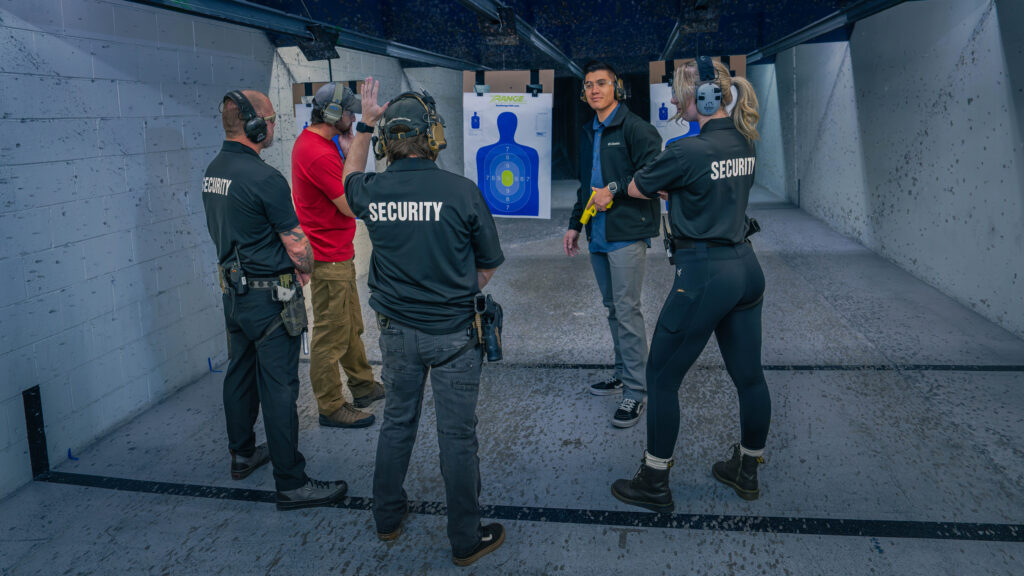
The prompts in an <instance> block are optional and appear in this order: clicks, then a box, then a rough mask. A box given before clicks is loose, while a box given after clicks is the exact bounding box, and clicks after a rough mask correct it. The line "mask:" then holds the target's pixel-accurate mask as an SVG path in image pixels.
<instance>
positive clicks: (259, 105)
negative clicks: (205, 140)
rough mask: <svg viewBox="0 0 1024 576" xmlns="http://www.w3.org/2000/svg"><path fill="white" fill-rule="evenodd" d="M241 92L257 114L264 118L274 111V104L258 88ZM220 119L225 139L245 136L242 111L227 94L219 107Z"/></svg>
mask: <svg viewBox="0 0 1024 576" xmlns="http://www.w3.org/2000/svg"><path fill="white" fill-rule="evenodd" d="M242 94H243V95H244V96H245V98H246V99H247V100H249V103H250V104H252V107H253V110H255V111H256V115H257V116H262V117H264V118H266V117H267V116H270V115H271V114H273V113H274V106H273V104H271V103H270V98H267V95H266V94H264V93H262V92H260V91H258V90H242ZM220 121H221V124H223V125H224V136H225V137H226V138H227V139H229V140H237V139H241V138H245V120H243V119H242V112H241V110H239V108H238V105H237V104H235V101H234V100H232V99H231V98H228V97H227V96H225V97H224V102H223V104H222V107H221V113H220Z"/></svg>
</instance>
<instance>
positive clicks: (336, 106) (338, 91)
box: [320, 84, 345, 126]
mask: <svg viewBox="0 0 1024 576" xmlns="http://www.w3.org/2000/svg"><path fill="white" fill-rule="evenodd" d="M344 95H345V89H344V88H341V87H340V86H338V85H337V84H335V85H334V94H332V95H331V101H330V102H328V103H327V104H326V105H325V106H324V107H323V109H322V110H321V111H320V113H321V114H322V115H323V117H324V122H326V123H328V124H330V125H331V126H333V125H334V124H335V123H336V122H337V121H338V120H341V117H342V116H343V115H344V114H345V109H344V108H342V107H341V98H342V96H344Z"/></svg>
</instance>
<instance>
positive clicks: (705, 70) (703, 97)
mask: <svg viewBox="0 0 1024 576" xmlns="http://www.w3.org/2000/svg"><path fill="white" fill-rule="evenodd" d="M697 73H698V74H699V75H700V82H699V83H698V84H697V89H696V92H695V94H694V98H696V100H697V112H698V113H699V114H700V115H701V116H711V115H712V114H714V113H715V112H717V111H718V109H719V108H721V107H722V88H721V87H720V86H719V85H718V83H716V82H715V80H717V79H718V73H717V72H716V71H715V65H714V63H713V62H712V61H711V58H709V57H707V56H701V57H699V58H697Z"/></svg>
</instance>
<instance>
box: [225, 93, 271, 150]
mask: <svg viewBox="0 0 1024 576" xmlns="http://www.w3.org/2000/svg"><path fill="white" fill-rule="evenodd" d="M229 98H230V99H231V101H233V102H234V103H235V104H236V105H237V106H238V113H239V116H241V117H242V121H244V122H245V126H244V128H243V129H244V130H245V137H246V138H248V139H249V140H251V141H252V142H253V143H254V144H259V143H260V142H263V141H264V140H266V139H267V121H266V120H264V119H263V118H262V117H260V116H257V115H256V109H255V108H253V107H252V103H250V102H249V99H248V98H246V97H245V94H242V92H241V91H240V90H232V91H231V92H228V93H227V94H225V95H224V98H223V99H224V100H227V99H229Z"/></svg>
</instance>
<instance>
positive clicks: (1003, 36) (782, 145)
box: [750, 0, 1024, 337]
mask: <svg viewBox="0 0 1024 576" xmlns="http://www.w3.org/2000/svg"><path fill="white" fill-rule="evenodd" d="M1022 29H1024V3H1022V2H1019V1H1017V0H999V1H993V0H932V1H930V2H907V3H904V4H901V5H899V6H896V7H894V8H891V9H889V10H886V11H885V12H882V13H880V14H877V15H875V16H872V17H871V18H868V19H866V20H863V21H860V22H858V23H857V24H856V26H855V28H854V30H853V34H852V36H851V38H850V40H849V42H836V43H822V44H807V45H802V46H798V47H797V48H795V49H792V50H788V51H786V52H783V53H781V54H779V55H778V56H777V57H776V60H775V65H774V67H770V66H764V67H758V66H752V67H751V68H750V69H751V70H752V71H757V72H756V74H759V75H760V76H761V77H758V78H756V80H755V84H756V85H757V87H758V89H759V94H765V95H767V97H766V98H765V102H766V104H767V106H768V107H769V109H768V110H767V111H766V114H767V115H768V117H767V118H766V121H767V123H768V125H767V126H766V128H765V129H764V133H765V135H766V136H767V137H768V141H766V142H763V143H762V148H761V150H762V153H764V152H765V151H766V150H767V147H771V146H772V145H773V144H774V147H775V148H776V149H781V152H782V156H783V157H782V158H780V157H779V156H778V154H776V153H775V152H774V151H769V153H768V155H767V156H762V161H761V162H759V164H758V176H757V177H758V182H759V183H761V184H763V185H765V186H767V187H769V188H771V189H773V190H775V191H777V192H778V193H779V194H780V195H784V196H786V197H788V198H789V200H790V201H792V202H794V203H798V204H799V206H800V207H801V208H802V209H804V210H806V211H807V212H809V213H810V214H813V215H815V216H817V217H819V218H821V219H822V220H824V221H826V222H828V223H829V225H831V226H832V227H833V228H835V229H836V230H838V231H840V232H842V233H844V234H847V235H849V236H851V237H853V238H856V239H857V240H859V241H860V242H862V243H863V244H864V245H865V246H867V247H868V248H870V249H872V250H874V251H875V252H877V253H879V254H881V255H882V256H884V257H886V258H888V259H890V260H892V261H893V262H895V263H896V264H897V265H899V266H901V267H902V268H904V269H906V270H908V271H909V272H911V273H912V274H914V275H915V276H917V277H918V278H921V279H922V280H924V281H925V282H927V283H929V284H931V285H932V286H935V287H937V288H938V289H940V290H942V291H943V292H945V293H946V294H949V295H950V296H952V297H954V298H955V299H957V300H958V301H960V302H961V303H963V304H964V305H966V306H968V307H970V308H971V309H973V310H975V311H977V312H978V313H979V314H981V315H982V316H984V317H986V318H989V319H990V320H992V321H993V322H995V323H997V324H999V325H1001V326H1003V327H1005V328H1006V329H1007V330H1009V331H1010V332H1012V333H1014V334H1016V335H1017V336H1019V337H1024V257H1022V254H1024V143H1022V137H1024V37H1022V36H1021V34H1020V30H1022ZM772 68H774V70H773V71H772ZM772 72H774V74H772ZM754 75H755V74H754V73H752V77H753V76H754ZM772 75H774V77H775V79H774V86H772V82H771V80H770V76H772ZM773 90H774V91H775V92H773ZM773 93H777V97H774V96H773ZM772 106H777V111H778V114H777V117H778V122H779V128H780V129H781V137H780V138H778V139H777V140H774V129H773V127H772V118H771V114H772V112H773V111H772V109H771V107H772ZM780 163H781V164H780Z"/></svg>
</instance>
